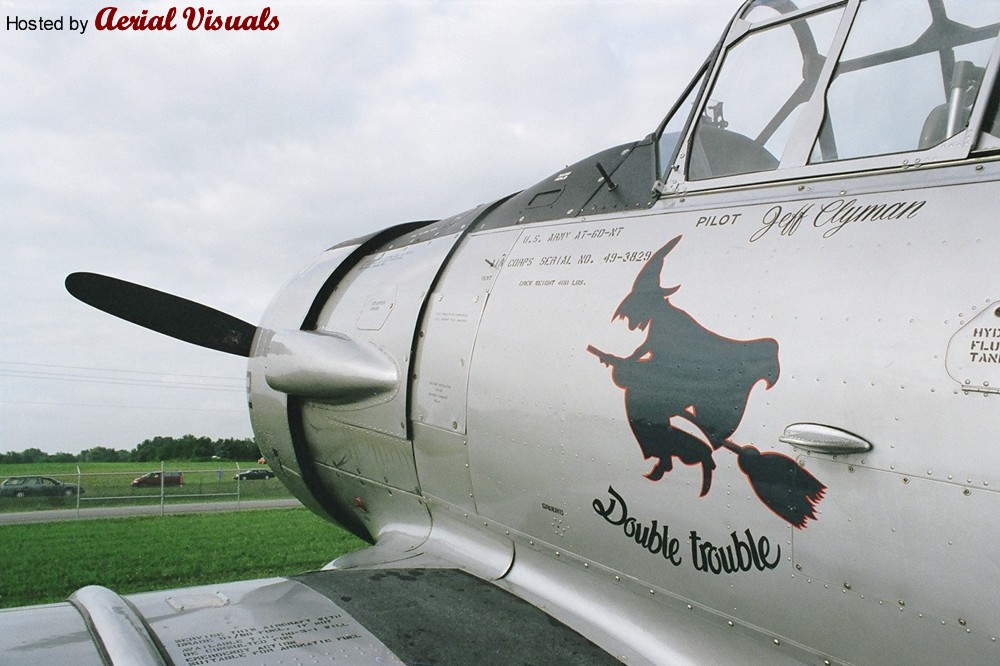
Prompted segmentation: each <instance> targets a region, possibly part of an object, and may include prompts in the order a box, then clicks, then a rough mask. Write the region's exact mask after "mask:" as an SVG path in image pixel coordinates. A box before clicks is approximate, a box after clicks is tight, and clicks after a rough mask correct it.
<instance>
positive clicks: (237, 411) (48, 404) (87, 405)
mask: <svg viewBox="0 0 1000 666" xmlns="http://www.w3.org/2000/svg"><path fill="white" fill-rule="evenodd" d="M0 404H2V405H38V406H43V407H84V408H87V409H94V408H107V409H143V410H146V409H155V410H159V411H177V412H226V413H230V414H242V413H244V410H242V409H213V408H210V407H165V406H152V405H112V404H102V403H88V402H36V401H31V400H0Z"/></svg>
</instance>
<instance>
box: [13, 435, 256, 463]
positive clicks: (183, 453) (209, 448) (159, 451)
mask: <svg viewBox="0 0 1000 666" xmlns="http://www.w3.org/2000/svg"><path fill="white" fill-rule="evenodd" d="M259 457H260V452H259V451H258V450H257V444H256V443H254V441H253V440H252V439H232V438H228V439H210V438H208V437H195V436H194V435H184V436H183V437H154V438H153V439H147V440H145V441H144V442H142V443H141V444H139V445H138V446H136V447H135V448H134V449H132V450H131V451H125V450H122V449H109V448H108V447H106V446H95V447H94V448H91V449H85V450H84V451H81V452H80V453H77V454H73V453H46V452H45V451H42V450H41V449H35V448H31V449H25V450H24V451H12V452H10V453H0V463H40V462H155V461H160V460H231V461H237V462H253V461H255V460H257V459H258V458H259Z"/></svg>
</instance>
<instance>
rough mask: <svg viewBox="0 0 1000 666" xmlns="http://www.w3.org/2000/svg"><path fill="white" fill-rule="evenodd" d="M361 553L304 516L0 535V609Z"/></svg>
mask: <svg viewBox="0 0 1000 666" xmlns="http://www.w3.org/2000/svg"><path fill="white" fill-rule="evenodd" d="M365 545H366V544H365V543H364V542H363V541H361V540H360V539H358V538H356V537H354V536H352V535H351V534H349V533H347V532H345V531H344V530H342V529H341V528H339V527H337V526H335V525H332V524H330V523H328V522H326V521H324V520H323V519H321V518H319V517H318V516H316V515H315V514H313V513H311V512H310V511H308V510H306V509H298V508H296V509H267V510H261V511H234V512H226V513H216V514H186V515H183V514H182V515H167V516H150V517H134V518H106V519H98V520H80V521H70V522H59V523H35V524H29V525H6V526H2V527H0V607H3V608H6V607H10V606H23V605H29V604H40V603H50V602H55V601H64V600H65V599H66V598H67V597H68V596H69V595H70V594H72V593H73V592H74V591H75V590H77V589H79V588H81V587H83V586H85V585H104V586H105V587H109V588H111V589H112V590H114V591H116V592H118V593H119V594H129V593H133V592H144V591H149V590H157V589H165V588H173V587H185V586H189V585H204V584H211V583H218V582H226V581H232V580H243V579H250V578H266V577H269V576H287V575H292V574H296V573H300V572H303V571H308V570H312V569H317V568H319V567H322V566H323V565H324V564H326V563H327V562H329V561H330V560H333V559H335V558H336V557H338V556H339V555H341V554H343V553H346V552H350V551H352V550H357V549H358V548H361V547H363V546H365Z"/></svg>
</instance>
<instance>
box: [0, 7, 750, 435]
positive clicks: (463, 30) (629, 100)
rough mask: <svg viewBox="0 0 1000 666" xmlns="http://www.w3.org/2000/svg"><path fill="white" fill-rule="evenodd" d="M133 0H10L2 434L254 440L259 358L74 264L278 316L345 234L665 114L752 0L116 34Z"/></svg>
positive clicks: (0, 257)
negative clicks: (100, 302) (75, 293)
mask: <svg viewBox="0 0 1000 666" xmlns="http://www.w3.org/2000/svg"><path fill="white" fill-rule="evenodd" d="M110 1H111V0H103V1H102V2H89V1H79V0H77V1H73V2H68V1H66V2H54V1H53V2H45V1H34V0H33V1H30V2H29V1H17V0H15V1H5V0H0V7H2V8H3V10H4V11H3V14H4V15H5V18H6V19H8V20H7V21H5V24H6V25H7V29H6V30H5V31H4V34H3V36H2V38H0V81H2V82H3V89H2V93H0V223H2V225H3V226H2V229H3V237H2V242H0V323H2V327H3V331H2V336H3V337H2V341H3V345H2V348H0V451H20V450H23V449H25V448H28V447H38V448H40V449H42V450H45V451H48V452H57V451H68V452H78V451H80V450H82V449H86V448H90V447H93V446H108V447H113V448H120V449H130V448H133V447H134V446H135V445H136V444H138V443H140V442H141V441H143V440H144V439H147V438H150V437H154V436H157V435H170V436H181V435H184V434H187V433H191V434H195V435H207V436H209V437H213V438H215V437H250V436H252V432H251V429H250V423H249V418H248V416H247V412H246V406H245V395H244V381H245V380H244V376H245V371H246V364H245V360H244V359H241V358H237V357H233V356H227V355H224V354H220V353H217V352H212V351H208V350H205V349H200V348H197V347H191V346H189V345H186V344H184V343H181V342H178V341H175V340H172V339H169V338H165V337H162V336H159V335H156V334H154V333H151V332H148V331H145V330H144V329H141V328H138V327H136V326H133V325H131V324H128V323H125V322H123V321H120V320H118V319H115V318H113V317H110V316H108V315H105V314H103V313H100V312H98V311H96V310H93V309H91V308H89V307H87V306H85V305H83V304H82V303H79V302H77V301H76V300H75V299H73V298H72V297H71V296H69V295H68V294H67V293H66V291H65V289H64V287H63V280H64V279H65V276H66V275H67V274H68V273H71V272H73V271H78V270H87V271H93V272H98V273H104V274H108V275H113V276H116V277H120V278H123V279H126V280H130V281H134V282H138V283H140V284H145V285H149V286H152V287H155V288H157V289H161V290H163V291H168V292H171V293H175V294H178V295H181V296H184V297H186V298H190V299H193V300H196V301H199V302H202V303H205V304H207V305H210V306H212V307H215V308H217V309H220V310H223V311H225V312H229V313H231V314H233V315H235V316H237V317H240V318H242V319H245V320H247V321H249V322H252V323H256V322H257V321H258V320H259V319H260V317H261V315H262V313H263V311H264V309H265V308H266V307H267V304H268V303H269V301H270V299H271V296H272V295H273V294H274V293H275V291H277V290H278V289H279V288H280V287H281V285H282V284H283V283H284V282H285V281H286V280H287V279H288V278H289V277H290V276H291V275H292V274H294V273H295V272H296V271H297V270H298V269H299V268H301V267H302V266H304V265H305V264H307V263H308V262H310V261H311V260H312V259H313V258H314V257H315V256H316V255H317V254H319V253H320V252H321V251H322V250H324V249H325V248H327V247H329V246H330V245H333V244H335V243H337V242H339V241H341V240H344V239H348V238H353V237H356V236H358V235H361V234H364V233H367V232H370V231H374V230H377V229H381V228H383V227H386V226H389V225H392V224H396V223H399V222H404V221H409V220H416V219H437V218H442V217H447V216H449V215H452V214H454V213H458V212H461V211H463V210H466V209H468V208H471V207H473V206H475V205H477V204H479V203H482V202H485V201H490V200H493V199H496V198H499V197H501V196H504V195H506V194H509V193H511V192H514V191H516V190H520V189H523V188H524V187H527V186H529V185H531V184H532V183H534V182H536V181H538V180H540V179H542V178H544V177H546V176H548V175H549V174H550V173H552V172H554V171H556V170H558V169H559V168H561V167H563V166H564V165H566V164H569V163H572V162H575V161H577V160H579V159H582V158H584V157H586V156H587V155H590V154H592V153H595V152H597V151H598V150H600V149H602V148H606V147H609V146H612V145H615V144H618V143H623V142H625V141H629V140H633V139H638V138H641V137H642V136H645V135H646V134H648V133H649V132H651V131H653V130H654V129H655V128H656V125H657V124H658V122H659V121H660V119H661V118H662V117H663V115H664V114H665V113H666V111H667V110H668V109H669V107H670V105H671V103H672V102H673V101H674V99H675V98H676V97H677V96H678V95H679V93H680V92H681V89H682V87H683V86H684V84H685V83H686V82H687V80H688V79H689V78H690V77H691V76H692V75H693V73H694V70H695V68H696V67H697V65H698V64H699V63H700V62H701V61H702V60H703V59H704V58H705V56H706V55H707V54H708V52H709V50H710V49H711V47H712V45H713V44H714V43H715V41H716V40H717V39H718V37H719V34H720V32H721V31H722V29H723V28H724V26H725V24H726V22H727V21H728V20H729V18H730V15H731V14H732V13H733V12H734V11H735V10H736V9H737V8H738V6H739V4H740V1H739V0H708V1H706V0H660V1H653V0H647V1H638V0H636V1H628V0H609V1H592V2H584V1H582V0H566V1H562V2H554V1H550V2H546V1H544V0H532V1H530V2H517V1H512V0H503V1H501V0H495V1H490V0H486V1H482V2H421V1H414V2H360V1H346V0H345V1H340V2H336V1H323V2H320V1H318V0H317V1H313V2H308V1H304V0H290V1H284V0H272V1H271V2H270V7H271V13H272V16H273V15H276V16H277V17H278V18H279V22H280V23H279V27H278V28H277V29H276V30H274V31H270V32H249V33H226V32H222V31H220V32H207V31H198V32H192V31H189V30H187V29H184V28H183V27H182V28H179V29H177V30H175V31H173V32H108V31H97V30H95V29H94V20H95V17H96V15H97V13H98V11H99V10H100V9H101V8H102V7H105V6H107V5H108V4H110ZM114 6H116V7H118V8H119V12H120V13H124V14H139V13H140V12H141V11H142V9H149V10H150V13H151V14H155V13H162V12H165V11H166V10H167V9H168V8H169V7H177V8H178V10H179V11H180V10H182V9H183V8H184V7H186V6H187V5H185V4H183V3H171V2H144V3H138V2H126V1H123V2H119V3H117V4H115V5H114ZM195 6H199V5H198V4H197V3H196V4H195ZM202 6H205V7H207V8H211V9H213V10H214V11H215V13H216V14H223V15H224V14H243V15H246V14H257V13H258V12H260V11H261V10H262V9H263V8H264V7H266V6H268V2H267V0H264V1H263V2H261V3H258V4H255V3H254V2H252V1H251V0H243V1H242V2H239V3H235V2H215V3H205V4H204V5H202ZM71 16H72V17H73V18H74V19H78V20H81V19H82V20H86V21H88V26H87V29H86V32H85V33H83V34H78V33H73V32H71V31H70V25H69V18H70V17H71ZM14 17H18V18H20V19H22V20H23V19H34V20H37V19H38V18H39V17H43V18H46V19H58V18H59V17H63V19H64V23H63V30H62V31H47V32H40V31H16V30H13V29H12V26H10V21H11V20H13V18H14ZM182 25H183V24H182Z"/></svg>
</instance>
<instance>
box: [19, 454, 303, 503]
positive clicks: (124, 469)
mask: <svg viewBox="0 0 1000 666" xmlns="http://www.w3.org/2000/svg"><path fill="white" fill-rule="evenodd" d="M254 467H258V465H256V464H253V463H240V464H239V466H237V464H236V463H232V462H172V463H166V464H165V465H164V469H166V470H167V471H181V472H183V473H184V485H183V486H180V487H175V486H168V487H166V488H164V489H163V490H164V494H165V495H166V497H167V501H171V502H181V501H210V500H223V501H224V500H234V501H235V500H236V498H237V496H238V497H239V498H240V499H241V500H255V499H279V498H286V497H291V493H289V492H288V490H287V489H286V488H285V486H284V485H282V483H281V482H280V481H278V480H277V479H265V480H254V481H240V482H237V481H236V480H234V479H233V476H234V475H235V474H236V473H237V472H238V471H240V470H246V469H251V468H254ZM159 469H160V463H158V462H157V463H40V464H34V465H26V464H25V465H21V464H18V465H4V464H0V480H2V479H6V478H8V477H11V476H26V475H41V476H48V477H52V478H54V479H56V480H57V481H61V482H63V483H76V484H79V485H81V486H82V487H83V489H84V492H83V494H82V495H81V496H80V506H81V508H87V507H95V506H122V505H125V504H149V503H158V502H159V501H160V488H159V487H152V488H150V487H146V488H133V487H132V479H134V478H136V477H138V476H140V475H142V474H145V473H146V472H155V471H159ZM220 470H221V478H220V473H219V472H220ZM76 505H77V498H76V497H45V498H34V497H30V498H29V497H26V498H20V499H17V498H10V497H4V498H0V512H9V511H34V510H44V509H52V508H73V507H75V506H76Z"/></svg>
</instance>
